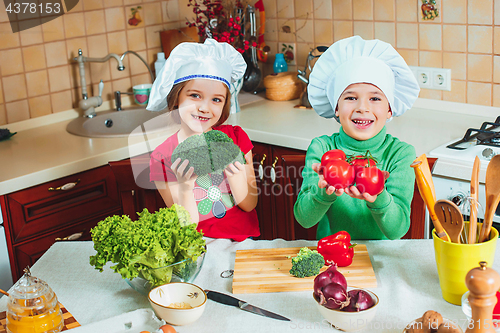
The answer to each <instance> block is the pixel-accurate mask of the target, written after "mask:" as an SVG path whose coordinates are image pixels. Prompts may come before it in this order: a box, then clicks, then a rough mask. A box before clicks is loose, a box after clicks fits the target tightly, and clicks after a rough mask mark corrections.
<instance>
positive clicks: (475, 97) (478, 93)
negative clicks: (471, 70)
mask: <svg viewBox="0 0 500 333" xmlns="http://www.w3.org/2000/svg"><path fill="white" fill-rule="evenodd" d="M491 90H492V85H491V83H479V82H468V83H467V103H469V104H477V105H491V102H492V101H491Z"/></svg>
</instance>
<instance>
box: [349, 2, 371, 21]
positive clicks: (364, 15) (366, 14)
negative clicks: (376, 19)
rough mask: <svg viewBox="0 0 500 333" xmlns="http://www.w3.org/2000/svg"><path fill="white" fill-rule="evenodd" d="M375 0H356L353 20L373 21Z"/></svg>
mask: <svg viewBox="0 0 500 333" xmlns="http://www.w3.org/2000/svg"><path fill="white" fill-rule="evenodd" d="M372 8H373V0H356V1H354V2H353V18H354V19H355V20H373V10H372Z"/></svg>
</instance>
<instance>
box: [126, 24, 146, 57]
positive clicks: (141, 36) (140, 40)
mask: <svg viewBox="0 0 500 333" xmlns="http://www.w3.org/2000/svg"><path fill="white" fill-rule="evenodd" d="M127 44H128V47H129V48H130V50H132V51H136V52H137V51H139V50H145V49H146V31H145V30H144V28H140V29H133V30H127Z"/></svg>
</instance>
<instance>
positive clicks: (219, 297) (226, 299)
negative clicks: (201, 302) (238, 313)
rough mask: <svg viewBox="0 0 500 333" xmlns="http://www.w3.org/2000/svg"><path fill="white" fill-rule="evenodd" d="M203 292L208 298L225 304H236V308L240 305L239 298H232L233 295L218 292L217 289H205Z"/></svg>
mask: <svg viewBox="0 0 500 333" xmlns="http://www.w3.org/2000/svg"><path fill="white" fill-rule="evenodd" d="M205 293H206V294H207V297H208V298H209V299H211V300H212V301H215V302H218V303H222V304H226V305H232V306H236V307H237V308H239V307H240V300H239V299H237V298H234V297H233V296H229V295H226V294H223V293H219V292H217V291H212V290H205Z"/></svg>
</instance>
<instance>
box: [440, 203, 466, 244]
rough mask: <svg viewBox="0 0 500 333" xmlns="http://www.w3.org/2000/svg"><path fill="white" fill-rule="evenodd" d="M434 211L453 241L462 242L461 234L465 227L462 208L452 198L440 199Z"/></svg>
mask: <svg viewBox="0 0 500 333" xmlns="http://www.w3.org/2000/svg"><path fill="white" fill-rule="evenodd" d="M434 211H435V212H436V215H437V217H438V219H439V221H440V222H441V224H442V226H443V228H444V229H445V230H446V233H447V234H448V236H450V240H451V242H452V243H457V244H460V234H461V233H462V230H463V229H464V219H463V217H462V212H461V211H460V208H458V206H457V205H455V203H453V202H452V201H450V200H438V201H437V202H436V204H435V205H434Z"/></svg>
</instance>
